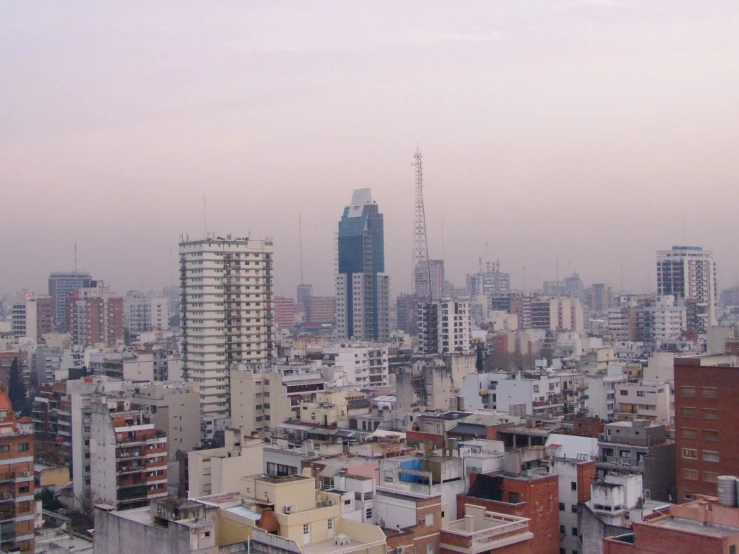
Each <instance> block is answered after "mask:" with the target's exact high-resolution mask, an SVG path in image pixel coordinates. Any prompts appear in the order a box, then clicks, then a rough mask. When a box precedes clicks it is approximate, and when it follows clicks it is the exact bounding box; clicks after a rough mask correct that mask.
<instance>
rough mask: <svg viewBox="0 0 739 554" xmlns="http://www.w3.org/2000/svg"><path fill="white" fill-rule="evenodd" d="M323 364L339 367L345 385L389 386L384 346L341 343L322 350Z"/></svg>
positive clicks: (386, 350)
mask: <svg viewBox="0 0 739 554" xmlns="http://www.w3.org/2000/svg"><path fill="white" fill-rule="evenodd" d="M322 352H323V363H324V364H325V365H327V366H334V367H340V368H341V369H342V370H343V372H344V384H345V385H350V386H351V385H359V386H367V387H379V386H385V385H388V384H389V372H390V365H389V361H388V360H389V358H388V348H387V346H386V345H382V344H377V343H370V342H343V343H339V344H333V345H329V346H326V347H324V348H323V349H322Z"/></svg>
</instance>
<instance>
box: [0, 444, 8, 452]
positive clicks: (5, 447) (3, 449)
mask: <svg viewBox="0 0 739 554" xmlns="http://www.w3.org/2000/svg"><path fill="white" fill-rule="evenodd" d="M9 450H10V445H9V444H0V452H8V451H9Z"/></svg>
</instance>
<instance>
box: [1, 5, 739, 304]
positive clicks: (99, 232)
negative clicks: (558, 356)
mask: <svg viewBox="0 0 739 554" xmlns="http://www.w3.org/2000/svg"><path fill="white" fill-rule="evenodd" d="M420 8H421V5H412V4H409V5H405V6H396V5H394V4H393V5H391V4H387V3H385V4H383V3H381V2H380V3H376V4H372V5H371V6H367V5H354V6H343V7H342V9H341V10H336V9H334V6H333V4H331V3H320V2H319V3H314V4H312V5H311V7H310V8H308V7H305V6H304V5H302V4H292V5H291V7H290V8H289V9H288V8H286V9H279V8H277V7H274V6H265V5H257V4H251V5H249V6H243V5H233V6H229V7H222V9H221V10H207V11H204V10H205V8H198V7H197V6H191V7H190V8H189V9H187V10H184V9H180V6H179V4H175V3H171V2H161V3H158V4H157V6H156V7H151V11H148V12H146V13H143V12H142V11H141V10H138V9H137V8H135V7H133V6H117V7H115V8H113V7H109V6H108V7H104V6H99V7H97V8H95V10H93V11H91V12H89V13H84V14H83V13H77V14H73V15H70V12H69V10H68V9H65V8H64V7H62V6H59V5H53V4H43V5H40V4H39V5H37V4H19V3H7V4H5V5H3V6H2V7H1V8H0V36H2V37H4V40H5V41H7V44H8V45H9V46H10V45H13V44H29V45H33V46H32V47H29V48H26V49H19V48H11V47H8V48H3V49H0V64H1V65H2V66H3V68H4V72H5V75H6V77H7V83H8V84H9V86H7V87H4V88H3V90H2V91H0V103H1V104H2V105H3V106H5V107H6V110H5V112H4V114H5V115H4V125H3V128H2V129H1V130H0V151H2V155H0V175H1V176H2V177H0V193H2V195H3V199H4V203H5V204H6V205H8V206H16V207H20V206H27V207H28V208H29V209H30V210H31V212H29V211H28V210H22V209H15V210H10V211H8V212H6V215H5V217H4V218H3V220H2V223H1V224H0V225H2V230H3V231H4V232H5V234H6V235H9V234H10V233H13V232H15V231H20V230H23V233H22V234H16V235H15V236H18V238H17V239H16V240H14V241H5V242H4V243H3V246H2V251H1V252H0V256H1V257H2V259H3V260H5V261H6V263H4V264H3V267H2V268H1V269H0V283H2V287H1V288H2V289H3V290H2V293H13V292H15V291H16V290H19V289H21V288H23V287H29V288H34V289H37V290H43V283H44V282H45V279H46V278H47V276H48V274H49V273H50V272H51V271H57V270H71V269H73V268H74V263H73V250H74V244H75V242H76V243H77V244H78V251H79V265H78V267H79V268H81V269H85V270H86V271H89V272H90V273H91V274H93V275H98V276H100V278H103V279H105V280H106V282H108V283H109V284H110V286H111V287H112V288H113V289H114V290H117V291H119V292H121V293H123V292H124V291H125V290H128V289H144V290H148V289H153V288H159V287H161V286H163V285H168V284H173V283H174V282H175V281H176V280H175V279H174V277H173V275H176V270H175V266H176V255H175V254H174V253H173V252H176V243H177V240H178V237H179V235H180V234H182V233H189V234H190V235H191V236H192V235H195V234H198V233H201V232H202V228H203V196H205V197H206V201H207V214H208V215H207V219H208V229H209V230H213V231H215V232H216V234H218V233H223V232H227V231H231V232H234V233H240V234H247V233H249V232H251V236H252V237H257V238H262V237H266V236H269V237H272V238H273V240H274V244H275V263H276V267H275V273H276V281H277V282H276V290H277V292H278V293H281V294H288V295H293V294H294V290H295V286H296V285H297V275H298V273H299V272H298V214H299V213H303V217H304V221H303V224H304V225H303V226H304V239H303V244H304V260H305V280H306V282H310V283H313V284H314V285H315V287H316V293H317V294H329V293H330V291H331V288H332V283H333V275H332V273H333V272H332V268H333V240H332V238H333V233H334V228H333V227H334V218H335V215H334V214H335V213H336V210H337V207H340V206H342V205H343V202H344V200H343V199H344V198H345V197H346V196H347V194H348V193H349V191H350V190H352V189H354V188H360V187H371V188H372V189H373V193H374V196H375V197H376V198H377V199H378V201H379V202H381V203H382V205H383V206H384V208H383V209H384V213H385V218H386V235H387V237H388V248H387V272H388V274H389V275H390V276H391V278H392V280H393V283H394V284H393V294H397V293H399V292H403V291H408V290H409V288H410V278H411V272H412V266H411V261H410V257H411V253H412V225H413V194H414V188H413V184H414V175H413V168H412V167H411V165H410V162H411V161H412V153H413V150H414V149H415V147H416V146H419V147H420V148H421V149H422V150H423V152H424V162H425V172H424V173H425V174H424V178H425V182H424V185H425V187H424V188H425V191H424V192H425V196H426V198H425V203H426V212H427V224H428V234H429V249H430V252H429V254H430V256H431V258H434V259H439V258H441V251H442V240H441V229H442V219H443V221H444V235H445V236H444V241H443V242H444V259H445V265H446V270H447V275H448V277H449V280H451V281H453V282H455V283H457V284H460V285H461V283H462V282H463V277H464V275H465V274H466V273H471V272H474V271H475V270H476V268H477V262H478V258H480V257H483V258H484V257H485V251H486V244H487V250H488V252H489V254H490V258H491V259H492V260H495V259H500V260H501V262H502V264H503V265H502V269H503V270H504V271H506V272H509V273H511V275H512V279H513V283H512V284H513V286H515V287H517V288H520V287H521V285H522V284H523V267H524V266H525V267H526V288H527V289H531V288H534V287H538V286H540V285H539V283H541V282H542V281H543V280H551V279H554V278H555V267H556V260H557V258H558V259H559V267H560V278H561V277H562V276H564V275H566V274H568V273H569V272H571V271H577V272H578V273H580V275H581V276H582V277H583V279H584V280H585V281H586V282H591V283H592V282H611V283H613V284H614V285H615V286H616V287H619V286H620V275H621V267H622V266H623V267H624V272H623V274H624V284H625V288H628V289H643V288H653V287H654V286H655V278H654V252H655V251H657V250H659V249H663V248H669V247H670V246H671V245H674V244H698V245H702V246H704V247H705V248H708V249H710V250H712V251H713V252H714V256H715V260H716V263H717V266H718V268H719V269H718V271H719V275H718V281H719V288H723V287H724V286H727V285H729V284H730V283H731V284H733V283H734V282H735V280H736V275H737V274H739V259H737V258H736V256H734V248H733V246H732V235H733V227H734V223H733V213H732V212H731V204H730V202H721V201H720V199H721V198H724V197H727V198H728V196H729V194H730V191H731V190H732V188H733V187H734V186H735V183H736V182H737V180H738V179H739V168H737V164H736V163H735V161H734V160H735V154H736V148H735V145H736V144H737V143H738V141H737V132H739V131H737V128H736V126H731V125H728V122H729V121H732V120H735V119H736V113H737V112H736V110H737V107H736V102H735V98H736V96H737V92H739V80H738V78H737V76H736V75H735V74H734V73H733V72H730V71H726V68H728V67H733V66H735V65H736V62H737V61H738V60H737V55H738V54H737V53H739V48H738V47H737V38H736V35H735V34H734V33H733V28H734V24H735V23H736V21H737V20H738V19H739V12H738V10H739V7H737V6H736V5H735V4H734V3H730V2H728V1H723V2H720V1H711V2H704V3H701V10H700V13H699V14H696V13H695V10H694V8H693V6H692V4H691V3H689V2H674V3H671V4H670V6H669V7H665V6H664V5H663V4H662V3H660V2H655V1H650V0H646V1H643V2H638V3H637V2H616V1H613V2H608V1H595V0H591V1H585V0H582V1H570V2H562V3H556V5H555V4H552V3H549V2H531V3H527V4H526V6H520V3H514V2H503V3H499V4H496V5H495V6H491V5H489V4H488V3H481V2H471V3H469V4H467V5H465V6H464V7H458V6H457V7H454V8H447V7H444V6H441V5H437V6H427V5H425V4H424V5H423V7H422V9H420ZM388 10H390V11H388ZM388 14H392V15H388ZM206 16H207V17H206ZM61 21H64V24H63V25H60V22H61ZM255 21H261V22H262V24H263V26H262V27H260V26H259V25H257V24H256V23H255ZM306 22H311V24H309V25H306V24H305V23H306ZM265 28H271V29H273V31H270V32H269V33H265V32H264V30H263V29H265ZM61 29H63V31H61ZM565 29H566V32H565V31H564V30H565ZM245 31H247V32H245ZM60 33H63V34H60ZM62 38H63V40H64V41H65V42H64V44H65V48H58V47H57V44H58V41H59V40H61V39H62ZM182 45H187V46H186V49H185V50H184V51H183V50H182V48H183V47H182ZM604 61H605V62H607V63H604ZM134 62H135V63H134ZM154 85H156V86H154ZM286 160H289V162H288V163H286ZM30 213H33V214H34V215H35V216H36V217H35V218H34V225H33V226H30V225H27V224H26V222H25V218H27V217H28V216H29V214H30ZM71 219H73V220H74V224H70V223H69V220H71ZM709 220H710V222H711V225H705V222H706V221H709ZM29 253H33V255H30V256H29ZM140 268H146V271H140V270H139V269H140Z"/></svg>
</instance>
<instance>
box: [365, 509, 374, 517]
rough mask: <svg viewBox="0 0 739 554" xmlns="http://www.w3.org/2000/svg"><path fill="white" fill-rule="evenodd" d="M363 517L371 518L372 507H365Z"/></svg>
mask: <svg viewBox="0 0 739 554" xmlns="http://www.w3.org/2000/svg"><path fill="white" fill-rule="evenodd" d="M364 517H365V519H370V520H371V519H372V508H367V509H366V510H365V512H364Z"/></svg>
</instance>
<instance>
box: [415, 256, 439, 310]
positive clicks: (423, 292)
mask: <svg viewBox="0 0 739 554" xmlns="http://www.w3.org/2000/svg"><path fill="white" fill-rule="evenodd" d="M414 271H415V273H416V277H415V283H416V289H417V290H415V291H414V293H415V294H416V296H419V297H420V298H423V299H425V300H427V301H429V300H440V299H441V298H442V297H443V296H444V260H429V264H428V267H427V266H426V265H425V264H418V265H417V266H416V267H415V269H414ZM425 271H428V273H429V275H428V276H424V275H421V273H422V272H425ZM429 277H430V278H431V281H430V283H431V286H430V288H429V287H428V286H427V285H426V283H427V282H429Z"/></svg>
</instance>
